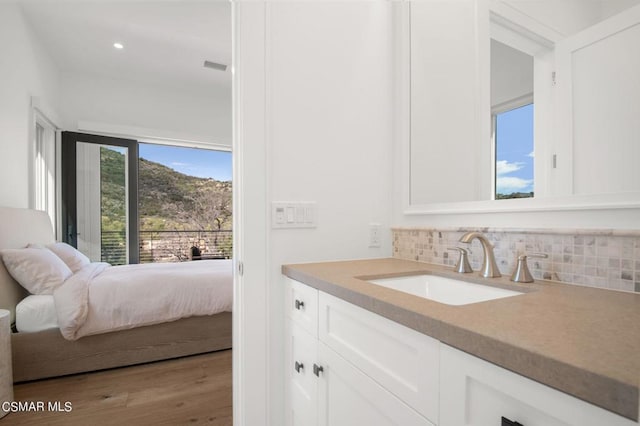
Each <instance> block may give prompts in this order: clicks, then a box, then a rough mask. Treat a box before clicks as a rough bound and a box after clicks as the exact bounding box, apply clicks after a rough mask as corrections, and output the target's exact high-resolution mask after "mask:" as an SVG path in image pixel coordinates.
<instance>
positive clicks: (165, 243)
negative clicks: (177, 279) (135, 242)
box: [102, 230, 233, 265]
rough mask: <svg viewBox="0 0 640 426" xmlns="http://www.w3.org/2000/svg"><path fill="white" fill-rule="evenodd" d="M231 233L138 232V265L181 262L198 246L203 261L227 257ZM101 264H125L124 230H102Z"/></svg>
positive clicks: (125, 244) (230, 249) (125, 245)
mask: <svg viewBox="0 0 640 426" xmlns="http://www.w3.org/2000/svg"><path fill="white" fill-rule="evenodd" d="M232 235H233V233H232V231H231V230H221V231H196V230H191V231H140V248H139V249H140V263H153V262H183V261H186V260H189V259H190V257H191V247H194V246H195V247H198V249H199V250H200V253H201V254H202V257H203V258H220V259H228V258H231V252H232V243H233V237H232ZM102 261H103V262H109V263H111V264H112V265H123V264H126V263H127V243H126V235H125V232H124V231H102Z"/></svg>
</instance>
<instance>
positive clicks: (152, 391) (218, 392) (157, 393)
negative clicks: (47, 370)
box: [0, 350, 233, 426]
mask: <svg viewBox="0 0 640 426" xmlns="http://www.w3.org/2000/svg"><path fill="white" fill-rule="evenodd" d="M231 380H232V379H231V350H226V351H219V352H214V353H210V354H204V355H195V356H191V357H185V358H180V359H175V360H169V361H160V362H155V363H151V364H145V365H139V366H134V367H124V368H117V369H113V370H107V371H100V372H95V373H88V374H78V375H74V376H67V377H61V378H54V379H47V380H40V381H35V382H30V383H23V384H18V385H16V386H15V387H14V399H15V401H44V402H45V404H47V403H48V402H49V401H53V402H55V401H61V403H62V404H61V405H62V407H64V403H65V402H66V401H69V402H70V403H71V404H72V407H73V408H72V410H71V411H70V412H49V411H45V412H35V413H34V412H15V413H9V414H8V415H7V416H6V417H4V418H3V419H0V426H5V425H7V426H8V425H65V426H67V425H82V426H85V425H119V426H125V425H127V426H128V425H199V424H208V425H231V424H232V423H233V422H232V408H231V404H232V402H231V401H232V395H231Z"/></svg>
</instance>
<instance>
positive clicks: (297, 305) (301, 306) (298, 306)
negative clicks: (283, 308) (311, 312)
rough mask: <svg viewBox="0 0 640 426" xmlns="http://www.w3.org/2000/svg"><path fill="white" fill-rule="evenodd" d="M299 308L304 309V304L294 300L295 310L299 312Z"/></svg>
mask: <svg viewBox="0 0 640 426" xmlns="http://www.w3.org/2000/svg"><path fill="white" fill-rule="evenodd" d="M301 308H304V302H303V301H302V300H298V299H296V309H297V310H300V309H301Z"/></svg>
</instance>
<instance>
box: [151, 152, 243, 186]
mask: <svg viewBox="0 0 640 426" xmlns="http://www.w3.org/2000/svg"><path fill="white" fill-rule="evenodd" d="M139 148H140V152H139V155H140V157H141V158H144V159H145V160H149V161H155V162H156V163H160V164H163V165H165V166H167V167H169V168H172V169H173V170H175V171H178V172H180V173H184V174H186V175H189V176H197V177H201V178H213V179H216V180H221V181H230V180H231V177H232V174H231V152H229V151H213V150H208V149H199V148H184V147H176V146H168V145H154V144H148V143H141V144H140V145H139Z"/></svg>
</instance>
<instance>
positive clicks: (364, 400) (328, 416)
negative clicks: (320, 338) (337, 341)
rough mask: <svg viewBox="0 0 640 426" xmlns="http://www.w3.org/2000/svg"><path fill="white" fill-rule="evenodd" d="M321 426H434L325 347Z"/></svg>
mask: <svg viewBox="0 0 640 426" xmlns="http://www.w3.org/2000/svg"><path fill="white" fill-rule="evenodd" d="M318 359H319V362H318V367H320V368H322V371H320V372H318V379H319V380H318V416H319V417H318V420H319V425H321V426H364V425H366V426H385V425H399V426H400V425H401V426H414V425H415V426H418V425H420V426H433V424H432V423H430V422H429V421H428V420H427V419H426V418H424V417H422V416H421V415H419V414H418V413H417V412H416V411H414V410H413V409H412V408H410V407H409V406H408V405H406V404H405V403H403V402H402V401H400V400H399V399H398V398H396V397H395V396H394V395H393V394H391V393H390V392H388V391H387V390H385V389H384V388H383V387H382V386H380V385H379V384H378V383H376V382H374V381H373V380H372V379H371V378H370V377H368V376H366V375H365V374H364V373H362V372H361V371H360V370H358V369H357V368H355V367H354V366H353V365H352V364H350V363H349V362H348V361H346V360H345V359H343V358H342V357H341V356H340V355H338V354H337V353H335V352H334V351H333V350H332V349H330V348H329V347H327V346H326V345H325V344H323V343H319V344H318Z"/></svg>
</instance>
